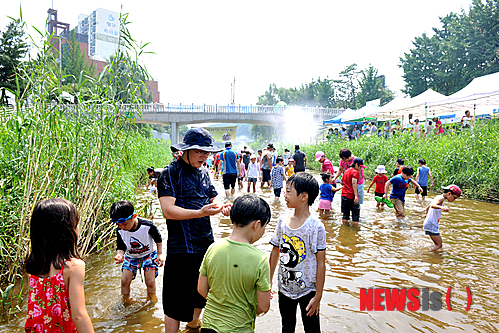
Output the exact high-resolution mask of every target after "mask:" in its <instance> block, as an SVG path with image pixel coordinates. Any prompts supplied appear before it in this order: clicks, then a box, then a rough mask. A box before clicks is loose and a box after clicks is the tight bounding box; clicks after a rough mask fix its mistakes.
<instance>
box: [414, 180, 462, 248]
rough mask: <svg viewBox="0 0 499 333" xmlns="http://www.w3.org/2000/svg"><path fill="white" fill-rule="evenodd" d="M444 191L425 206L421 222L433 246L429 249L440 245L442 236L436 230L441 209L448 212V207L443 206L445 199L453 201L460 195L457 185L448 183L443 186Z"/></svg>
mask: <svg viewBox="0 0 499 333" xmlns="http://www.w3.org/2000/svg"><path fill="white" fill-rule="evenodd" d="M443 189H444V193H443V194H441V195H438V196H436V197H435V199H433V201H432V202H431V204H429V205H428V207H426V215H425V220H424V223H423V230H424V231H425V234H427V235H429V236H430V238H431V240H432V241H433V243H434V244H435V246H433V247H431V248H430V251H435V250H438V249H439V248H441V247H442V237H440V231H439V230H438V227H439V221H440V217H441V216H442V211H444V212H448V211H449V207H446V206H444V204H445V200H447V201H449V202H453V201H454V200H456V199H457V198H459V197H460V196H461V189H460V188H459V186H457V185H449V186H447V187H444V188H443Z"/></svg>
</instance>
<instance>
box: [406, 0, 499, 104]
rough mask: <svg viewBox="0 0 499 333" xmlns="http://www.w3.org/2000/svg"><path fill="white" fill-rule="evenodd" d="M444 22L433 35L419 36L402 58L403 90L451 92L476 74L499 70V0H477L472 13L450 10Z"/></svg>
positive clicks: (476, 75)
mask: <svg viewBox="0 0 499 333" xmlns="http://www.w3.org/2000/svg"><path fill="white" fill-rule="evenodd" d="M440 22H441V23H442V27H441V28H440V29H437V28H433V30H434V32H435V34H434V35H433V36H432V37H428V36H427V35H426V34H423V35H421V36H420V37H416V38H415V39H414V41H413V45H414V48H413V49H411V50H410V52H409V53H405V54H404V57H401V58H400V64H399V67H401V68H402V69H403V70H404V75H403V77H404V80H405V89H404V90H403V92H404V93H406V94H408V95H410V96H411V97H413V96H416V95H418V94H420V93H422V92H424V91H425V90H427V89H429V88H431V89H433V90H435V91H437V92H440V93H442V94H445V95H450V94H453V93H455V92H456V91H458V90H460V89H462V88H463V87H465V86H466V85H467V84H468V83H469V82H471V80H473V78H475V77H479V76H483V75H486V74H490V73H495V72H498V71H499V2H498V0H487V1H485V2H483V1H481V0H473V3H472V4H471V6H470V10H469V12H468V13H466V12H465V11H464V10H463V11H462V12H461V13H460V14H456V13H450V14H448V15H447V16H445V17H442V18H440Z"/></svg>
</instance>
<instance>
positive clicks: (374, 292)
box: [360, 287, 472, 311]
mask: <svg viewBox="0 0 499 333" xmlns="http://www.w3.org/2000/svg"><path fill="white" fill-rule="evenodd" d="M466 293H467V295H468V303H467V306H466V311H469V309H470V307H471V301H472V295H471V290H470V288H468V287H466ZM444 305H445V306H446V307H447V310H448V311H452V306H451V287H449V288H448V289H447V293H446V294H445V297H443V295H442V293H440V292H438V291H430V290H429V289H428V288H423V289H422V290H419V289H417V288H410V289H388V288H370V289H361V290H360V311H405V310H408V311H418V310H419V309H421V310H422V311H439V310H441V309H442V308H443V307H444Z"/></svg>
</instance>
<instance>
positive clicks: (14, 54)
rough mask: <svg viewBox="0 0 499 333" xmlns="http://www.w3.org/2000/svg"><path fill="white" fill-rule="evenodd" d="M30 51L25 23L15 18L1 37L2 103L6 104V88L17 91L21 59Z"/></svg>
mask: <svg viewBox="0 0 499 333" xmlns="http://www.w3.org/2000/svg"><path fill="white" fill-rule="evenodd" d="M26 52H28V44H27V42H26V38H25V36H24V23H22V22H21V20H13V21H12V22H10V23H9V24H8V25H7V29H6V30H5V31H4V32H3V33H2V35H1V37H0V89H1V90H2V93H1V94H0V104H5V103H6V102H7V101H6V97H5V88H7V89H9V90H11V91H15V90H16V89H17V85H16V74H17V70H18V67H19V65H20V64H21V60H22V59H23V58H24V56H25V55H26ZM19 84H20V88H21V89H23V88H24V84H23V81H20V82H19Z"/></svg>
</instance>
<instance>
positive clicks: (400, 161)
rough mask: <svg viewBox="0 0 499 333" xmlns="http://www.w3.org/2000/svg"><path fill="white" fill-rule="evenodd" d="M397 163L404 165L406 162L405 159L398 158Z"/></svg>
mask: <svg viewBox="0 0 499 333" xmlns="http://www.w3.org/2000/svg"><path fill="white" fill-rule="evenodd" d="M397 163H398V164H399V165H404V163H405V161H404V159H403V158H397Z"/></svg>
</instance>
